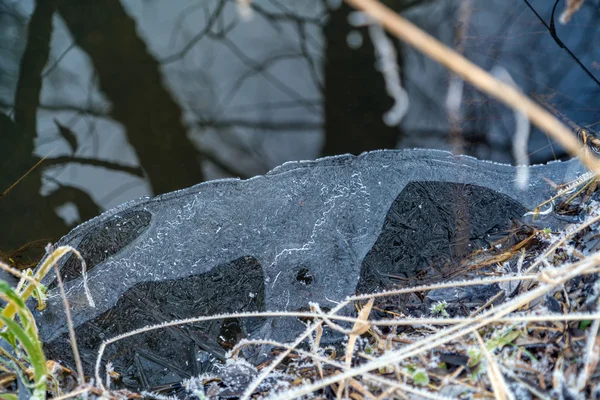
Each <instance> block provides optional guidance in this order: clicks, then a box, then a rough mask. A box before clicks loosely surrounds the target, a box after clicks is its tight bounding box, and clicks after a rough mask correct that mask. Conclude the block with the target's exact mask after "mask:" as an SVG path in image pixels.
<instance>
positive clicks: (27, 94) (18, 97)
mask: <svg viewBox="0 0 600 400" xmlns="http://www.w3.org/2000/svg"><path fill="white" fill-rule="evenodd" d="M55 10H56V4H55V3H54V1H42V2H38V3H37V5H36V7H35V9H34V11H33V14H32V15H31V19H30V21H29V35H28V38H29V43H28V45H27V46H26V47H25V52H24V53H23V57H21V65H20V67H19V80H18V82H17V89H16V92H15V108H14V110H15V117H14V118H15V122H16V123H17V125H19V126H20V127H21V128H22V129H23V135H26V136H27V140H28V141H31V144H33V138H34V136H35V133H36V128H37V123H36V121H37V115H36V112H37V108H38V105H39V102H40V92H41V89H42V70H43V69H44V66H45V65H46V62H47V60H48V56H49V54H50V36H51V35H52V16H53V15H54V11H55ZM32 42H33V43H32ZM28 144H29V143H28Z"/></svg>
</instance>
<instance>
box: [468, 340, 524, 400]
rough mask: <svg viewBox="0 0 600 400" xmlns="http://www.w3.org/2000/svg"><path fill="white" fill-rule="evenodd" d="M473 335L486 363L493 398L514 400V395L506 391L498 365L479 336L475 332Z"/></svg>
mask: <svg viewBox="0 0 600 400" xmlns="http://www.w3.org/2000/svg"><path fill="white" fill-rule="evenodd" d="M474 335H475V338H476V339H477V342H478V343H479V347H480V348H481V352H482V353H483V355H484V356H485V358H486V360H487V362H488V369H487V371H488V375H489V377H490V382H491V384H492V388H493V389H494V397H495V398H496V400H514V398H515V397H514V395H513V394H512V392H511V391H510V390H509V389H508V385H507V384H506V381H505V380H504V377H503V376H502V373H501V372H500V369H499V368H498V365H497V364H496V362H495V361H494V358H493V357H492V355H491V354H490V352H489V351H488V349H487V348H486V347H485V343H483V339H482V338H481V335H480V334H479V332H477V331H475V332H474Z"/></svg>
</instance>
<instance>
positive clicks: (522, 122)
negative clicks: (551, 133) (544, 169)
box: [492, 66, 530, 190]
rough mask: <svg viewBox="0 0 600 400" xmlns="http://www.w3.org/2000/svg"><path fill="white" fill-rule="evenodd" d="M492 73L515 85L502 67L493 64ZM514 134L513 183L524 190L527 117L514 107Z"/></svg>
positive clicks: (527, 175) (527, 170)
mask: <svg viewBox="0 0 600 400" xmlns="http://www.w3.org/2000/svg"><path fill="white" fill-rule="evenodd" d="M492 75H494V77H496V78H497V79H499V80H501V81H502V82H504V83H507V84H509V85H512V86H514V87H515V88H516V87H517V84H516V83H515V81H514V80H513V78H512V76H510V73H509V72H508V71H507V70H506V69H505V68H503V67H500V66H495V67H494V68H493V69H492ZM515 124H516V127H515V136H514V138H513V148H512V150H513V157H514V158H515V161H516V162H517V176H516V178H515V183H516V185H517V188H519V189H520V190H525V189H526V188H527V185H528V183H529V169H528V168H527V166H528V165H529V154H528V150H527V143H528V142H529V133H530V127H529V119H528V118H527V115H525V113H524V112H523V111H520V110H516V109H515Z"/></svg>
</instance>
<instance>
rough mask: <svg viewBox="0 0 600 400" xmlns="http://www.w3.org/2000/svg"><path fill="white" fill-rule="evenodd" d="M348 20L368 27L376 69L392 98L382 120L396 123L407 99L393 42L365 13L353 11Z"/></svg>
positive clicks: (402, 113)
mask: <svg viewBox="0 0 600 400" xmlns="http://www.w3.org/2000/svg"><path fill="white" fill-rule="evenodd" d="M348 22H349V23H350V25H352V26H357V27H358V26H368V27H369V36H370V37H371V42H373V46H374V47H375V56H376V57H377V69H378V70H379V72H381V74H382V75H383V79H384V80H385V88H386V91H387V93H388V94H389V95H390V97H391V98H392V99H394V105H393V106H392V108H391V109H390V110H388V111H387V112H386V113H385V115H384V116H383V122H385V124H386V125H388V126H395V125H398V124H399V123H400V121H401V120H402V118H404V116H405V115H406V113H407V111H408V106H409V101H408V93H407V92H406V90H405V89H404V88H403V87H402V82H401V81H400V67H399V66H398V57H397V54H396V49H395V48H394V44H393V43H392V41H391V39H390V38H389V37H387V35H386V34H385V31H384V30H383V28H382V27H381V25H379V24H377V23H376V22H375V21H374V20H373V19H372V18H370V17H369V16H368V15H367V14H366V13H363V12H353V13H351V14H350V15H349V16H348Z"/></svg>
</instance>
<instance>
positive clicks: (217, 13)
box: [159, 0, 227, 64]
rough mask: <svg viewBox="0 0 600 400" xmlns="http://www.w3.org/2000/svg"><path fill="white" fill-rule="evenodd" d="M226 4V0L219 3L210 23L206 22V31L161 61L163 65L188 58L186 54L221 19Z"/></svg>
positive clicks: (199, 33)
mask: <svg viewBox="0 0 600 400" xmlns="http://www.w3.org/2000/svg"><path fill="white" fill-rule="evenodd" d="M225 4H227V1H226V0H221V1H220V2H219V4H218V5H217V8H216V9H215V11H214V12H213V13H212V14H211V16H210V17H209V18H208V21H207V22H206V24H205V25H204V29H202V30H201V31H200V32H198V34H196V35H195V36H194V37H193V38H191V39H190V41H189V42H187V43H186V44H185V46H183V49H181V50H179V51H177V52H176V53H173V54H171V55H170V56H167V57H164V58H163V59H161V60H159V62H160V63H161V64H169V63H172V62H175V61H179V60H181V59H182V58H183V57H185V56H186V54H187V53H188V52H189V51H190V50H191V49H192V48H193V47H194V46H195V45H196V44H197V43H198V42H199V41H201V40H202V38H204V36H206V35H207V34H208V33H209V32H210V30H211V29H212V28H213V26H214V25H215V22H216V21H217V19H218V18H219V16H221V13H222V12H223V9H224V8H225Z"/></svg>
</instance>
